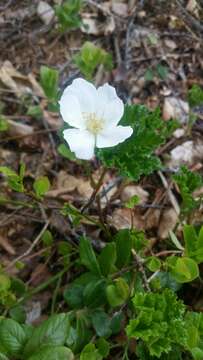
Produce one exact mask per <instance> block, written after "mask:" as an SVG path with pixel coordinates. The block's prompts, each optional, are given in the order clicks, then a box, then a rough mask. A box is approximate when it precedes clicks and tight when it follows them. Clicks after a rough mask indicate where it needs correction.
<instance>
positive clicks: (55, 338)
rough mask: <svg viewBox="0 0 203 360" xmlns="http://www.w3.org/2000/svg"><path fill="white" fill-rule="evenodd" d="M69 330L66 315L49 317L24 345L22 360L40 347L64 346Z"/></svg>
mask: <svg viewBox="0 0 203 360" xmlns="http://www.w3.org/2000/svg"><path fill="white" fill-rule="evenodd" d="M69 330H70V321H69V315H68V314H56V315H53V316H51V317H50V318H49V319H47V320H45V321H44V322H43V323H42V324H41V325H39V326H38V327H37V328H35V329H34V331H33V334H32V337H31V338H30V339H29V341H28V342H27V344H26V347H25V350H24V358H25V359H27V358H28V355H29V356H30V355H31V354H32V353H33V352H34V351H36V349H39V348H40V347H41V346H42V345H52V346H53V345H58V346H62V345H64V344H65V341H66V338H67V337H68V332H69Z"/></svg>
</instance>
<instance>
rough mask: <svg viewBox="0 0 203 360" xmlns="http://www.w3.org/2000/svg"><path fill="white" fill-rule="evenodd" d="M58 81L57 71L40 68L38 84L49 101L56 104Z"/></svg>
mask: <svg viewBox="0 0 203 360" xmlns="http://www.w3.org/2000/svg"><path fill="white" fill-rule="evenodd" d="M58 81H59V74H58V71H57V70H55V69H51V68H49V67H47V66H41V69H40V83H41V86H42V88H43V90H44V93H45V95H46V96H47V98H48V99H49V100H50V101H54V102H56V101H57V100H58Z"/></svg>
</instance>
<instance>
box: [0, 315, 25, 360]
mask: <svg viewBox="0 0 203 360" xmlns="http://www.w3.org/2000/svg"><path fill="white" fill-rule="evenodd" d="M25 341H26V335H25V332H24V330H23V328H22V326H21V325H19V324H18V323H17V322H16V321H14V320H12V319H2V320H1V321H0V347H3V348H4V349H5V352H4V351H3V352H4V353H5V355H8V356H12V357H16V356H18V355H19V354H21V353H22V349H23V347H24V345H25ZM1 351H2V350H1Z"/></svg>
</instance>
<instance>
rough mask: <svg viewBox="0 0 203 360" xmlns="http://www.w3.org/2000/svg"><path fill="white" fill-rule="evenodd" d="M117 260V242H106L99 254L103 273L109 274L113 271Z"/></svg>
mask: <svg viewBox="0 0 203 360" xmlns="http://www.w3.org/2000/svg"><path fill="white" fill-rule="evenodd" d="M115 262H116V245H115V243H109V244H106V246H105V248H104V249H103V250H102V252H101V254H100V256H99V264H100V269H101V272H102V275H104V276H107V275H109V274H110V273H111V271H112V268H113V266H114V264H115Z"/></svg>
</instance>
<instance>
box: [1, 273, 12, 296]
mask: <svg viewBox="0 0 203 360" xmlns="http://www.w3.org/2000/svg"><path fill="white" fill-rule="evenodd" d="M10 287H11V280H10V278H9V276H8V275H6V274H1V273H0V292H3V291H8V290H9V289H10Z"/></svg>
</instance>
